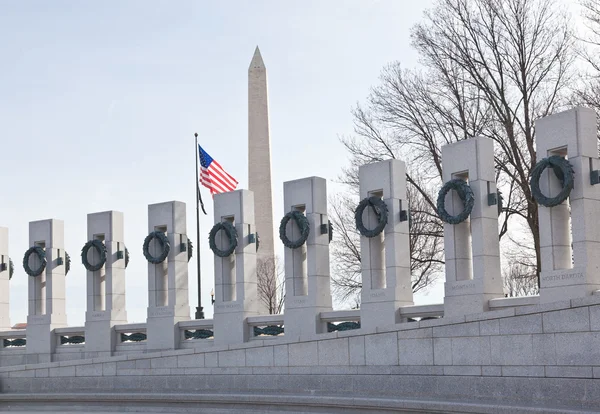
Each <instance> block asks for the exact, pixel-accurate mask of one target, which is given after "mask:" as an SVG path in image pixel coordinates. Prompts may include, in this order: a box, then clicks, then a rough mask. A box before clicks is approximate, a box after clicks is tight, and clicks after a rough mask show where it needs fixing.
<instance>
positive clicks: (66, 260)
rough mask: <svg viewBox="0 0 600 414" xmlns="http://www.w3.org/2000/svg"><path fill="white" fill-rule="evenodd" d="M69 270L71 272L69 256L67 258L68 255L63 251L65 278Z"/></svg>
mask: <svg viewBox="0 0 600 414" xmlns="http://www.w3.org/2000/svg"><path fill="white" fill-rule="evenodd" d="M70 270H71V256H69V253H67V251H66V250H65V276H66V275H67V274H69V271H70Z"/></svg>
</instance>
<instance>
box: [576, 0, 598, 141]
mask: <svg viewBox="0 0 600 414" xmlns="http://www.w3.org/2000/svg"><path fill="white" fill-rule="evenodd" d="M580 3H581V5H582V8H583V16H582V17H583V18H584V25H583V30H582V33H580V34H579V38H580V40H581V44H580V45H579V46H580V47H579V49H578V51H579V56H580V57H581V58H582V59H583V61H584V62H585V63H587V73H586V74H585V75H584V76H583V79H582V81H581V82H580V84H579V87H578V88H577V90H576V91H575V94H574V97H573V104H575V105H584V106H587V107H590V108H592V109H594V110H595V111H596V114H597V115H598V118H599V124H598V125H599V128H598V130H599V134H598V137H599V138H600V58H599V57H598V52H600V0H581V1H580Z"/></svg>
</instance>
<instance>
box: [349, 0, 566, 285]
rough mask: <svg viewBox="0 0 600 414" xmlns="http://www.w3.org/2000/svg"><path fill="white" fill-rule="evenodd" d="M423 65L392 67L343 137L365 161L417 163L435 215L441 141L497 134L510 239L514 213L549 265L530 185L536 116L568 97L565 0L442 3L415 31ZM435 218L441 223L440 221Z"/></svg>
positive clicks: (420, 186)
mask: <svg viewBox="0 0 600 414" xmlns="http://www.w3.org/2000/svg"><path fill="white" fill-rule="evenodd" d="M412 41H413V42H412V44H413V47H414V48H415V49H416V50H417V52H418V53H419V55H420V58H421V63H422V66H423V68H422V69H421V70H406V69H402V67H401V64H400V63H399V62H395V63H392V64H391V65H389V66H387V67H386V68H384V69H383V71H382V74H381V79H380V83H379V85H378V86H376V87H374V88H373V89H372V91H371V94H370V95H369V97H368V99H367V102H366V104H365V105H364V106H361V105H359V106H357V108H356V109H355V110H354V119H355V136H354V137H351V138H344V139H343V143H344V144H345V146H346V148H347V149H348V151H349V152H350V154H351V156H352V167H350V168H348V169H347V170H345V172H344V175H343V177H342V178H343V180H344V181H345V182H347V183H354V184H355V183H356V172H355V170H356V166H357V165H361V164H364V163H369V162H375V161H380V160H383V159H389V158H400V159H403V160H405V161H407V163H408V165H409V168H410V172H409V173H408V174H407V181H408V183H409V184H410V186H412V188H414V190H416V192H417V193H418V194H419V195H420V196H421V197H422V200H423V203H425V204H426V205H427V206H428V208H429V209H431V211H434V210H435V194H436V192H437V189H439V188H440V186H441V185H442V163H441V147H442V146H443V145H445V144H449V143H453V142H456V141H460V140H463V139H468V138H470V137H473V136H486V137H489V138H491V139H493V140H494V142H495V146H496V149H497V152H496V155H495V162H496V168H497V169H498V171H499V177H498V181H499V182H500V183H501V185H502V186H503V188H504V189H505V190H506V189H508V194H507V197H505V214H504V215H503V222H502V225H501V236H502V235H504V234H506V233H507V232H508V230H509V223H510V222H511V219H517V220H518V221H522V222H524V223H525V224H526V225H527V226H528V227H529V229H530V234H531V238H532V241H533V243H532V244H533V246H534V250H533V252H534V257H535V260H536V274H538V277H539V269H540V240H539V227H538V210H537V204H536V202H535V201H534V200H533V198H532V195H531V190H530V188H529V176H530V171H531V169H532V168H533V166H534V165H535V163H536V161H537V156H536V153H535V145H534V140H535V130H534V120H535V119H537V118H540V117H543V116H546V115H549V114H551V113H552V112H554V111H556V110H557V108H559V107H561V105H563V104H565V103H566V99H567V97H568V96H567V95H568V93H569V88H568V86H569V82H570V81H571V80H572V70H571V69H572V64H573V60H574V53H573V52H572V51H571V47H572V45H573V34H572V32H571V29H570V27H569V25H568V20H567V14H566V12H565V11H564V10H563V9H561V8H560V7H559V4H558V2H557V1H556V0H437V1H436V2H435V4H434V7H433V9H432V10H431V11H428V12H426V13H425V16H424V19H423V22H422V23H420V24H417V25H416V26H415V27H414V28H413V31H412ZM432 220H435V219H434V218H432Z"/></svg>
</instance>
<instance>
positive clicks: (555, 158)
mask: <svg viewBox="0 0 600 414" xmlns="http://www.w3.org/2000/svg"><path fill="white" fill-rule="evenodd" d="M548 167H550V168H552V171H554V174H555V175H556V177H557V178H558V180H559V181H560V183H561V185H562V189H561V190H560V193H558V195H557V196H556V197H546V196H545V195H544V194H542V191H541V190H540V178H541V176H542V173H543V172H544V170H545V169H546V168H548ZM574 183H575V174H574V172H573V165H572V164H571V163H570V162H569V160H567V159H566V158H565V157H561V156H560V155H552V156H551V157H548V158H544V159H542V160H541V161H539V162H538V163H537V164H535V167H533V170H531V181H530V185H531V195H532V196H533V198H534V199H535V201H537V202H538V204H541V205H542V206H544V207H554V206H557V205H559V204H561V203H562V202H563V201H565V200H566V199H567V198H568V197H569V194H571V190H572V189H573V186H574Z"/></svg>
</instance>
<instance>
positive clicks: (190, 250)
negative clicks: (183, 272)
mask: <svg viewBox="0 0 600 414" xmlns="http://www.w3.org/2000/svg"><path fill="white" fill-rule="evenodd" d="M187 253H188V263H189V262H190V260H192V254H193V253H194V245H193V244H192V241H191V240H190V239H188V241H187Z"/></svg>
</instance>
